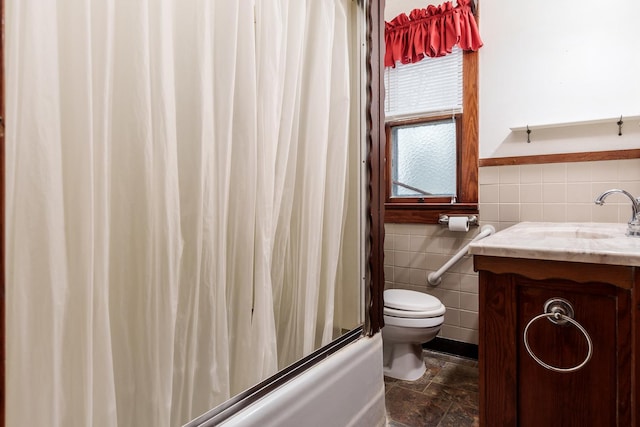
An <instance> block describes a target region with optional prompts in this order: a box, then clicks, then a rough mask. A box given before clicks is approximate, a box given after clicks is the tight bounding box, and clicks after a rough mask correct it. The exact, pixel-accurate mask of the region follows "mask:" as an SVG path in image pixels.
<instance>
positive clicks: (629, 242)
mask: <svg viewBox="0 0 640 427" xmlns="http://www.w3.org/2000/svg"><path fill="white" fill-rule="evenodd" d="M626 232H627V224H615V223H611V224H608V223H595V222H562V223H560V222H555V223H554V222H521V223H518V224H516V225H513V226H511V227H509V228H506V229H504V230H501V231H498V232H497V233H495V234H493V235H491V236H489V237H486V238H484V239H481V240H478V241H474V242H471V243H470V244H469V253H471V254H472V255H486V256H497V257H511V258H530V259H531V258H535V259H541V260H548V261H569V262H585V263H590V264H611V265H630V266H636V267H640V238H634V237H628V236H626Z"/></svg>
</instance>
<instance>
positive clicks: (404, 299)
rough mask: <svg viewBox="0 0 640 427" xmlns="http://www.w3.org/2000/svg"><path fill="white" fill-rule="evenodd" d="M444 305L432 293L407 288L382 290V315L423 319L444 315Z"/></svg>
mask: <svg viewBox="0 0 640 427" xmlns="http://www.w3.org/2000/svg"><path fill="white" fill-rule="evenodd" d="M445 311H446V308H445V306H444V305H443V304H442V302H440V300H439V299H438V298H436V297H434V296H432V295H428V294H424V293H422V292H416V291H410V290H408V289H388V290H386V291H384V315H385V316H391V317H400V318H405V319H425V318H430V317H438V316H442V315H444V313H445Z"/></svg>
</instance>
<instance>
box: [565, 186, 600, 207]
mask: <svg viewBox="0 0 640 427" xmlns="http://www.w3.org/2000/svg"><path fill="white" fill-rule="evenodd" d="M595 198H596V196H595V195H593V193H592V192H591V185H590V184H589V183H570V184H567V203H593V201H594V199H595Z"/></svg>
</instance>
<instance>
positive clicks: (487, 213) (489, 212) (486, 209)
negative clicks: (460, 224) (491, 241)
mask: <svg viewBox="0 0 640 427" xmlns="http://www.w3.org/2000/svg"><path fill="white" fill-rule="evenodd" d="M480 219H481V220H482V221H483V224H484V221H499V220H500V205H499V204H498V203H480Z"/></svg>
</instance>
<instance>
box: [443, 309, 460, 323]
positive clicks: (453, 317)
mask: <svg viewBox="0 0 640 427" xmlns="http://www.w3.org/2000/svg"><path fill="white" fill-rule="evenodd" d="M444 325H449V326H460V310H457V309H455V308H447V311H446V312H445V313H444Z"/></svg>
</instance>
